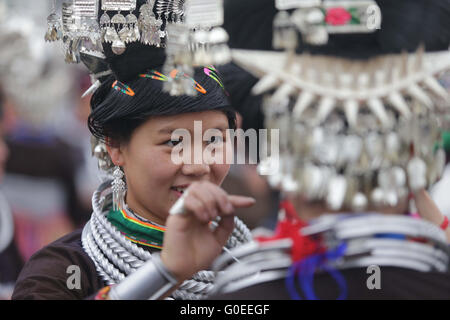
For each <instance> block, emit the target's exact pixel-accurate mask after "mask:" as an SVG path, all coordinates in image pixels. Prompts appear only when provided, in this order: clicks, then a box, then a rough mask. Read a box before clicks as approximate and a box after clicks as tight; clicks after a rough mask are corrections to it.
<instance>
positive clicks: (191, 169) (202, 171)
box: [181, 163, 211, 177]
mask: <svg viewBox="0 0 450 320" xmlns="http://www.w3.org/2000/svg"><path fill="white" fill-rule="evenodd" d="M181 171H182V173H183V174H184V175H187V176H197V177H198V176H204V175H207V174H209V173H210V172H211V168H210V167H209V165H208V164H206V163H201V164H183V168H182V170H181Z"/></svg>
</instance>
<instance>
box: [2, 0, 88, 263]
mask: <svg viewBox="0 0 450 320" xmlns="http://www.w3.org/2000/svg"><path fill="white" fill-rule="evenodd" d="M25 4H26V6H27V7H28V10H26V11H24V10H23V6H24V5H25ZM47 5H48V4H46V5H45V6H43V5H42V3H38V2H32V3H29V2H27V1H13V2H12V1H11V2H10V1H7V2H6V3H5V2H3V3H2V8H3V9H2V10H0V11H2V12H3V18H2V19H1V21H2V28H1V31H0V39H1V41H2V43H8V46H2V48H1V49H0V58H1V61H0V81H1V83H2V85H3V89H4V93H5V96H6V99H7V101H8V104H9V110H10V112H9V121H8V122H9V124H8V128H7V133H6V134H7V144H8V147H9V150H10V157H9V158H8V161H7V163H6V168H5V170H6V173H5V176H4V181H3V182H4V192H5V196H6V198H7V199H8V201H9V203H10V205H11V209H12V212H13V215H14V221H15V238H16V243H17V246H18V248H19V251H20V254H21V256H22V258H23V259H24V260H27V259H28V258H29V257H30V256H31V255H32V254H33V253H34V252H36V251H37V250H38V249H40V248H42V247H43V246H44V245H46V244H48V243H50V242H51V241H53V240H55V239H56V238H58V237H60V236H62V235H64V234H66V233H68V232H70V231H72V230H73V229H74V228H75V227H77V226H79V225H81V224H83V223H84V222H85V221H86V219H87V217H86V215H87V213H86V212H89V210H90V206H89V207H87V208H86V207H84V206H83V205H82V202H81V201H80V200H79V196H78V192H77V188H76V175H77V170H78V168H79V166H80V164H82V156H81V152H80V151H79V150H78V149H76V148H74V146H73V145H70V144H68V143H67V142H66V141H64V140H63V139H62V138H61V136H63V135H62V134H61V133H60V131H58V128H61V123H62V122H63V120H62V119H61V117H60V113H59V110H60V109H61V108H63V109H66V110H69V109H71V108H73V100H72V95H71V92H73V90H72V88H73V86H74V82H73V80H72V79H73V77H72V76H71V75H72V74H73V72H74V70H71V68H68V67H67V66H66V65H65V64H64V63H62V62H61V63H58V61H57V59H53V58H52V57H54V56H58V55H60V52H59V51H60V49H58V47H56V46H53V47H52V46H46V45H45V42H44V41H43V40H42V33H44V31H43V30H45V26H42V25H41V26H40V25H39V24H40V23H41V22H42V21H45V17H46V15H47V10H48V6H47ZM30 6H31V7H30ZM76 91H77V93H78V90H76ZM77 98H78V99H79V96H78V97H77ZM78 138H79V134H78V135H77V134H75V135H74V136H73V138H72V139H78Z"/></svg>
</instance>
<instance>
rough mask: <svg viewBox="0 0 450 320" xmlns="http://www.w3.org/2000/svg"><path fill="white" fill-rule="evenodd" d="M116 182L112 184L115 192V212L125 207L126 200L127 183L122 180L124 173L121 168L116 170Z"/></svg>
mask: <svg viewBox="0 0 450 320" xmlns="http://www.w3.org/2000/svg"><path fill="white" fill-rule="evenodd" d="M113 176H114V180H113V182H112V183H111V185H112V191H113V210H114V211H117V210H119V208H121V207H123V204H124V198H125V190H126V187H125V181H123V180H122V178H123V176H124V173H123V171H122V170H121V169H120V167H119V166H116V167H115V169H114V173H113Z"/></svg>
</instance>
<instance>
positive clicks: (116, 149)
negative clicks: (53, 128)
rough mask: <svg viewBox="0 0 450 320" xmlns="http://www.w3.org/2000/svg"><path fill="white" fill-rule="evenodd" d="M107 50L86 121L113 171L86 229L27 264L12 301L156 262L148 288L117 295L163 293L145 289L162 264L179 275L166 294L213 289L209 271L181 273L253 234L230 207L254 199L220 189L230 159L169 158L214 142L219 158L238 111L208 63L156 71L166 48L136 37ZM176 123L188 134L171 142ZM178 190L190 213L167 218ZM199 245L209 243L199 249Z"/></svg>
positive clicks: (71, 295) (88, 285) (89, 286)
mask: <svg viewBox="0 0 450 320" xmlns="http://www.w3.org/2000/svg"><path fill="white" fill-rule="evenodd" d="M105 53H106V55H107V60H108V62H109V66H110V68H111V70H112V71H113V74H112V75H109V76H106V77H104V78H103V79H102V84H101V86H100V88H98V90H97V91H96V92H95V94H94V95H93V97H92V100H91V108H92V112H91V115H90V117H89V128H90V130H91V132H92V134H93V135H94V137H95V138H97V139H98V141H100V142H101V143H100V144H98V145H97V147H96V149H95V152H96V154H97V155H99V156H100V157H102V160H101V161H103V164H105V163H106V162H108V163H109V164H110V165H111V166H110V168H109V169H110V170H111V172H114V176H115V179H114V180H113V181H108V182H106V183H105V184H103V185H102V186H100V188H99V190H98V191H97V192H96V193H95V194H94V197H93V207H94V213H93V215H92V218H91V220H90V222H89V223H88V224H87V225H86V227H85V228H84V229H83V230H78V231H76V232H74V233H72V234H69V235H67V236H66V237H64V238H62V239H60V240H58V241H56V242H55V243H53V244H50V245H49V246H47V247H45V248H44V249H42V250H41V251H39V252H38V253H36V254H35V255H34V256H33V257H32V258H31V259H30V260H29V261H28V262H27V264H26V266H25V267H24V269H23V270H22V272H21V275H20V277H19V280H18V282H17V285H16V287H15V291H14V295H13V299H85V298H92V297H95V296H96V295H97V294H98V292H99V290H100V289H102V288H103V287H105V286H106V285H112V284H119V283H125V284H124V286H125V287H126V286H127V285H128V286H129V283H131V282H132V280H131V282H127V279H128V278H129V276H130V275H132V274H134V273H135V272H136V270H142V267H144V268H147V269H148V268H150V269H151V268H153V270H150V271H148V272H147V273H148V275H149V276H150V277H154V276H156V278H154V279H153V280H152V279H150V280H149V281H148V284H149V285H150V287H149V288H147V289H146V293H145V294H144V295H142V293H141V292H138V291H139V290H141V291H142V289H139V288H131V287H130V288H131V289H129V290H128V289H127V290H128V291H127V293H126V294H123V295H121V296H120V297H119V298H123V299H130V298H143V299H147V298H149V297H151V296H153V298H162V297H164V295H163V294H161V295H154V294H155V293H156V291H157V290H154V291H152V290H153V289H154V288H153V287H152V286H155V285H158V283H159V281H161V280H164V279H165V276H164V275H165V274H166V272H165V271H164V270H163V271H158V270H159V269H154V268H155V266H157V267H158V268H159V266H160V265H164V266H165V268H167V271H168V272H170V274H172V276H173V277H174V278H175V279H176V281H177V284H176V285H174V286H173V287H172V288H171V289H170V291H173V290H174V289H175V288H176V287H177V286H179V285H180V284H181V287H180V288H179V289H178V290H176V291H174V292H173V294H172V297H173V298H176V299H180V298H185V299H186V298H188V299H197V298H201V297H203V296H205V295H206V294H207V293H208V291H209V290H210V289H211V287H212V282H213V280H214V275H213V274H212V273H211V272H207V271H203V272H200V273H198V274H197V275H196V276H194V278H193V279H192V280H189V281H187V282H185V283H183V281H185V280H188V279H189V278H191V277H192V275H193V274H195V273H197V272H199V271H201V270H205V269H207V268H208V267H209V265H210V263H211V262H212V261H213V259H214V258H215V257H217V256H218V255H219V254H220V253H221V252H222V251H223V250H227V249H226V248H224V247H225V246H226V247H228V248H232V247H235V246H237V245H239V244H241V243H244V242H247V241H249V240H250V238H251V235H250V233H249V230H248V229H247V228H246V227H245V225H244V224H243V223H242V222H241V221H239V220H237V219H234V216H233V212H234V210H235V209H236V208H240V207H248V206H251V205H252V204H253V203H254V200H253V199H252V198H247V197H241V196H233V195H228V194H227V193H226V192H225V191H224V190H223V189H221V187H220V185H221V184H222V182H223V180H224V179H225V177H226V175H227V172H228V170H229V166H230V165H229V164H226V163H225V162H223V163H225V164H217V163H214V162H213V163H210V162H208V159H205V158H203V157H201V159H200V161H194V160H196V159H194V157H195V155H194V154H192V158H191V156H190V155H189V156H188V157H187V158H186V157H185V158H184V159H185V161H183V162H182V163H179V164H176V163H175V162H174V161H173V160H172V151H173V149H174V148H175V147H176V146H180V145H182V146H183V147H186V149H189V148H190V149H191V150H201V153H202V154H203V150H205V149H206V148H207V147H208V146H209V147H211V146H212V147H214V150H215V152H222V151H223V154H224V156H226V149H227V144H229V143H230V142H231V141H229V140H227V137H226V130H228V129H233V128H235V125H236V124H235V121H236V119H235V113H234V111H233V110H232V109H231V108H230V106H229V103H228V98H227V94H226V92H225V90H224V88H223V85H222V83H221V80H220V77H219V75H218V73H217V72H216V70H215V69H214V67H212V66H209V67H201V68H197V69H196V70H195V75H194V77H190V76H188V75H186V74H184V73H182V72H180V71H179V70H176V69H174V70H171V71H170V72H168V73H166V74H163V71H162V65H163V62H164V58H165V55H164V50H163V49H159V48H154V47H146V46H144V45H141V44H138V43H133V44H131V45H128V48H127V52H126V53H125V54H123V55H120V56H117V55H115V54H113V53H112V52H111V46H110V45H109V47H108V45H107V44H105ZM177 77H178V78H180V77H181V78H183V79H184V80H186V81H187V83H188V85H189V86H191V88H192V89H196V90H195V93H196V95H194V96H192V95H186V94H185V95H179V96H172V95H170V94H169V93H167V92H165V91H164V90H163V86H164V85H165V84H166V83H167V81H170V80H171V79H172V78H177ZM198 122H200V123H201V130H202V131H201V132H200V134H201V137H203V136H204V134H205V133H207V132H211V130H212V129H215V130H214V132H215V134H214V135H212V136H209V137H207V138H205V139H200V140H198V139H194V138H195V136H196V135H197V134H198V133H197V132H194V131H195V130H196V126H195V125H196V123H198ZM177 129H184V130H185V132H188V133H190V135H191V137H192V139H191V142H188V140H186V141H185V140H182V139H177V140H173V139H172V133H173V132H174V131H175V130H177ZM186 130H187V131H186ZM102 148H104V149H102ZM183 152H184V151H183ZM186 152H187V151H186ZM183 156H186V155H185V154H183ZM122 175H123V179H122ZM124 184H126V187H125V186H124ZM116 188H118V189H116ZM115 192H117V193H118V194H119V195H118V197H116V195H117V194H116V193H115ZM181 197H183V199H184V204H185V212H186V213H187V214H188V215H177V216H172V217H170V218H168V216H169V211H170V209H171V207H172V206H173V205H174V204H175V202H176V201H177V200H178V199H180V198H181ZM191 215H193V216H195V217H197V218H196V219H192V218H190V216H191ZM219 217H222V219H220V220H219V219H217V218H219ZM212 228H213V229H214V230H213V231H212V230H211V229H212ZM199 243H202V244H206V246H201V250H199V247H200V246H199ZM147 260H149V261H148V262H146V261H147ZM156 261H162V263H163V264H161V263H159V264H157V262H156ZM165 268H164V269H165ZM161 272H162V273H161ZM76 276H79V277H80V278H78V279H77V278H76ZM127 283H128V284H127ZM141 284H142V283H141ZM118 288H122V289H123V287H120V286H118ZM127 288H128V287H127ZM157 289H158V290H159V289H160V288H157ZM121 292H123V290H122V291H121Z"/></svg>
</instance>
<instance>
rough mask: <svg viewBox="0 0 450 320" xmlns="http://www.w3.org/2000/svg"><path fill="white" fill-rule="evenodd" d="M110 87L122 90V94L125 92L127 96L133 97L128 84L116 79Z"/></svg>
mask: <svg viewBox="0 0 450 320" xmlns="http://www.w3.org/2000/svg"><path fill="white" fill-rule="evenodd" d="M112 88H113V89H114V90H117V91H120V92H122V93H123V94H126V95H127V96H130V97H134V94H135V93H134V91H133V90H132V89H131V88H130V87H129V86H127V85H126V84H124V83H122V82H120V81H118V80H116V81H114V83H113V84H112Z"/></svg>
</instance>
